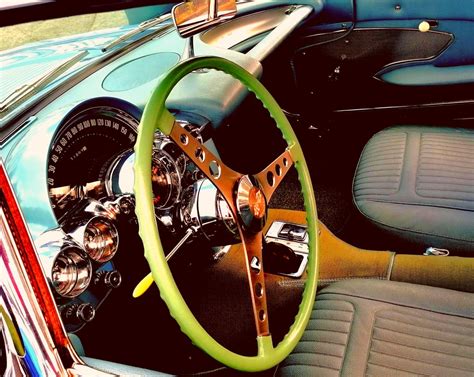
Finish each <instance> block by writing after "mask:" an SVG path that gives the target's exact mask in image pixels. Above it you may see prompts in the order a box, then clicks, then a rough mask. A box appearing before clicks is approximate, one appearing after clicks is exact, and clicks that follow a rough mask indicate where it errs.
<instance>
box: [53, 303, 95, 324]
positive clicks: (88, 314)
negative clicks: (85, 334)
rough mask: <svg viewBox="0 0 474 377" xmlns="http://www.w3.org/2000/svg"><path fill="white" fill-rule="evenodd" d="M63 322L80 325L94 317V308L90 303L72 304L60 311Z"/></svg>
mask: <svg viewBox="0 0 474 377" xmlns="http://www.w3.org/2000/svg"><path fill="white" fill-rule="evenodd" d="M61 317H62V319H63V320H64V322H65V324H71V325H80V324H83V323H88V322H90V321H92V320H93V319H94V317H95V308H94V307H93V306H92V304H89V303H82V304H72V305H68V306H66V307H65V308H64V309H63V310H62V311H61Z"/></svg>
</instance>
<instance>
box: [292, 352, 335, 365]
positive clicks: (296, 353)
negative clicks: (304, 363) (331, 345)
mask: <svg viewBox="0 0 474 377" xmlns="http://www.w3.org/2000/svg"><path fill="white" fill-rule="evenodd" d="M291 354H292V355H322V356H329V357H334V358H337V359H341V361H342V356H339V355H334V354H331V353H329V352H320V351H316V353H314V352H307V351H298V350H294V351H293V352H292V353H291ZM341 364H342V363H341Z"/></svg>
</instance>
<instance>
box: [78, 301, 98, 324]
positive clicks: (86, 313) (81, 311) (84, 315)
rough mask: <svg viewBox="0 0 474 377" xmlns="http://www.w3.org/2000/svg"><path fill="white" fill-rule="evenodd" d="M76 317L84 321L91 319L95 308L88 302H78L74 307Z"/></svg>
mask: <svg viewBox="0 0 474 377" xmlns="http://www.w3.org/2000/svg"><path fill="white" fill-rule="evenodd" d="M76 317H77V318H78V319H79V320H80V321H81V322H84V323H88V322H90V321H92V320H93V319H94V317H95V309H94V307H93V306H92V305H91V304H89V303H86V304H80V305H79V306H78V307H77V309H76Z"/></svg>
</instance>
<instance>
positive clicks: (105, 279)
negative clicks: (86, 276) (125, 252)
mask: <svg viewBox="0 0 474 377" xmlns="http://www.w3.org/2000/svg"><path fill="white" fill-rule="evenodd" d="M120 284H122V275H121V274H120V272H118V271H117V270H113V271H98V272H97V273H96V274H95V277H94V285H102V286H103V287H104V288H107V289H109V288H113V289H116V288H118V287H120Z"/></svg>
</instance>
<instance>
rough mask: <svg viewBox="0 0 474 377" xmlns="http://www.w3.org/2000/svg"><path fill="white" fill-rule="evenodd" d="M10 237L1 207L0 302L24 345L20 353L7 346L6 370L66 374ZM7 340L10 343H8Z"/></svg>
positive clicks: (49, 374)
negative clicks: (23, 352)
mask: <svg viewBox="0 0 474 377" xmlns="http://www.w3.org/2000/svg"><path fill="white" fill-rule="evenodd" d="M12 240H13V234H12V233H11V231H10V229H9V226H8V221H7V218H6V216H5V213H4V211H3V209H0V252H1V263H0V276H1V280H0V282H1V296H0V305H1V306H2V307H4V308H6V310H7V312H8V314H9V315H10V316H11V318H12V319H13V320H14V322H15V323H16V325H17V327H18V334H19V335H20V337H21V338H20V339H21V341H22V343H23V345H24V347H25V356H23V357H20V356H19V355H18V354H17V353H16V351H14V350H12V349H11V348H9V349H7V350H6V352H7V354H9V355H10V356H11V359H10V361H11V363H12V364H10V366H7V371H11V372H12V373H13V374H12V376H17V375H18V370H21V373H22V374H23V373H24V375H25V376H28V375H31V372H32V371H34V372H35V373H36V374H37V375H39V376H66V375H67V372H66V370H65V368H64V366H63V365H62V362H61V359H60V356H59V354H58V351H57V348H56V346H55V344H54V342H53V339H52V338H51V335H50V333H49V330H48V327H47V325H46V322H45V319H44V316H43V313H42V311H41V309H40V307H39V305H38V302H37V301H36V297H35V296H34V292H33V288H32V286H31V284H30V281H29V279H28V276H27V275H26V271H25V268H24V266H23V263H22V261H21V259H20V257H19V251H18V249H17V246H16V244H14V243H13V241H12ZM2 326H3V325H2ZM6 344H7V347H10V344H11V343H10V342H7V343H6ZM7 375H8V374H7Z"/></svg>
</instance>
